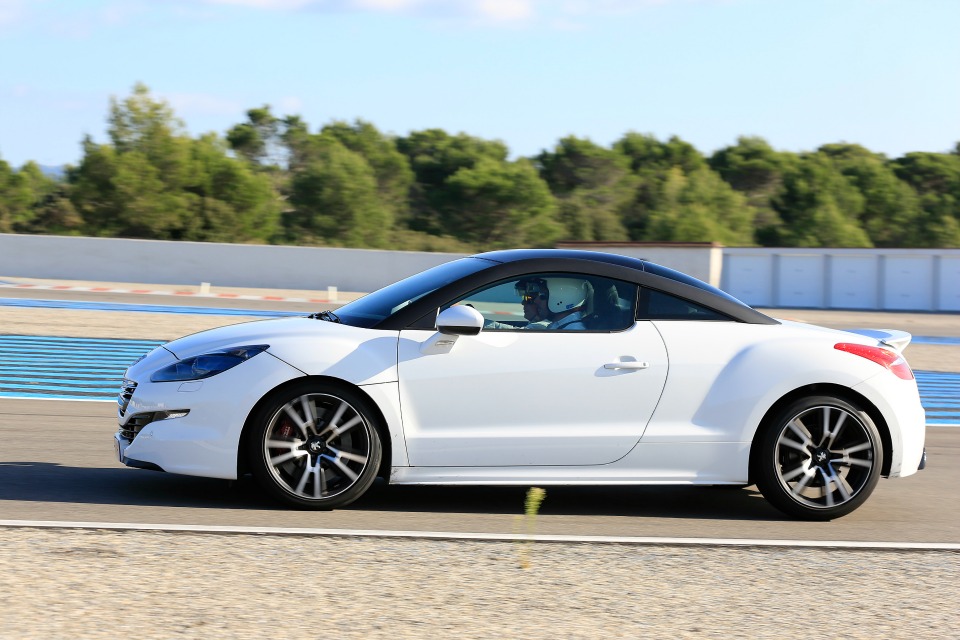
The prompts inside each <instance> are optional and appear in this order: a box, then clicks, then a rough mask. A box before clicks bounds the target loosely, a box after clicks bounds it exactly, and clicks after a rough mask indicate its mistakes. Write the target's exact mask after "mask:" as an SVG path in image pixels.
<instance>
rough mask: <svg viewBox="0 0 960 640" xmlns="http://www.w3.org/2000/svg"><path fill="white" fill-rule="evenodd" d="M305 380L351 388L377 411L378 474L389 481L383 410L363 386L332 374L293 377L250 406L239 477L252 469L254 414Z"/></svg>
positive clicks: (239, 457)
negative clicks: (275, 397) (249, 453)
mask: <svg viewBox="0 0 960 640" xmlns="http://www.w3.org/2000/svg"><path fill="white" fill-rule="evenodd" d="M305 382H319V383H323V384H329V385H332V386H335V387H341V388H343V389H349V390H350V391H352V392H354V393H358V394H360V395H361V396H363V397H364V398H365V399H366V401H367V402H368V403H369V405H370V408H371V409H372V410H373V411H374V412H375V413H376V415H375V416H374V417H375V418H376V420H375V422H376V423H375V424H374V425H373V427H374V428H375V429H376V430H377V434H378V435H379V436H380V446H381V447H382V448H383V456H381V459H380V468H379V469H377V475H378V476H380V477H382V478H384V479H385V480H387V481H388V482H389V480H390V465H391V461H392V460H393V442H392V441H391V438H390V433H389V429H388V427H387V420H386V418H385V417H384V415H383V411H382V410H381V409H380V406H379V405H378V404H377V403H376V402H375V401H374V400H373V398H371V397H370V395H369V394H368V393H367V392H365V391H364V390H363V387H360V386H357V385H355V384H352V383H350V382H347V381H346V380H343V379H341V378H333V377H331V376H301V377H298V378H293V379H291V380H287V381H286V382H283V383H281V384H279V385H277V386H276V387H274V388H273V389H271V390H270V391H268V392H267V393H265V394H263V396H262V397H261V398H260V399H259V400H257V402H256V404H254V405H253V407H251V408H250V412H249V413H248V414H247V418H246V420H244V422H243V430H242V431H241V432H240V443H239V445H238V447H237V477H238V478H239V477H241V476H242V475H244V474H245V473H248V472H249V471H250V461H249V460H247V451H248V449H249V447H248V440H249V439H250V434H251V433H252V432H253V426H252V422H253V416H255V415H256V414H257V412H258V411H259V410H260V407H262V406H263V405H264V404H265V403H266V402H267V401H268V400H269V399H270V398H271V397H272V396H273V395H274V394H276V393H279V392H281V391H283V390H285V389H287V388H288V387H293V386H296V385H300V384H304V383H305Z"/></svg>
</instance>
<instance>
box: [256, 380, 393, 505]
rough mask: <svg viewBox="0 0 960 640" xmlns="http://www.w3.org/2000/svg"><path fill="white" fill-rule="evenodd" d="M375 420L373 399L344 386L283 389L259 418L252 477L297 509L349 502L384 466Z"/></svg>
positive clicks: (367, 486)
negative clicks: (370, 404)
mask: <svg viewBox="0 0 960 640" xmlns="http://www.w3.org/2000/svg"><path fill="white" fill-rule="evenodd" d="M374 420H376V418H375V413H374V411H373V410H372V409H371V408H370V406H369V400H367V399H366V398H364V397H363V396H362V395H361V394H359V393H357V392H355V391H353V390H351V389H348V388H345V387H344V388H341V387H339V386H336V385H330V384H324V383H316V382H311V383H302V384H299V385H296V386H294V387H290V388H287V389H285V390H282V391H280V392H278V393H276V394H275V395H274V396H273V397H272V398H270V399H269V400H268V401H267V402H266V403H265V404H264V405H263V406H262V407H261V408H260V409H259V410H258V411H257V413H256V415H255V416H254V421H253V425H252V426H253V428H254V432H253V433H252V434H251V437H250V438H249V440H248V442H249V449H248V455H249V459H250V463H251V467H252V471H253V475H254V477H255V478H256V479H257V481H258V483H259V484H260V485H261V486H262V487H263V488H264V489H266V490H267V491H268V492H269V493H271V494H272V495H274V496H275V497H277V498H279V499H280V500H282V501H283V502H285V503H287V504H289V505H292V506H296V507H300V508H305V509H333V508H335V507H341V506H343V505H346V504H349V503H351V502H353V501H354V500H356V499H357V498H359V497H360V496H361V495H363V493H364V492H365V491H366V490H367V489H368V488H370V485H371V484H373V481H374V480H375V479H376V475H377V470H378V469H379V467H380V459H381V456H382V446H381V443H380V436H379V434H378V432H377V429H376V426H375V422H374Z"/></svg>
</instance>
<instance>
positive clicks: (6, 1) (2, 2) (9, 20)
mask: <svg viewBox="0 0 960 640" xmlns="http://www.w3.org/2000/svg"><path fill="white" fill-rule="evenodd" d="M26 7H27V3H26V2H24V1H23V0H0V27H3V26H5V25H8V24H14V23H15V22H18V21H19V20H20V19H21V18H23V17H24V16H25V15H26Z"/></svg>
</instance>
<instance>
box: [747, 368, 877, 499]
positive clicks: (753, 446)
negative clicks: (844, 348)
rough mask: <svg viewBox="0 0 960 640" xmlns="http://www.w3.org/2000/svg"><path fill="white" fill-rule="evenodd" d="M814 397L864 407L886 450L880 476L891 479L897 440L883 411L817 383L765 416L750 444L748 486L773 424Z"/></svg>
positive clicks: (784, 398)
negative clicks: (780, 415)
mask: <svg viewBox="0 0 960 640" xmlns="http://www.w3.org/2000/svg"><path fill="white" fill-rule="evenodd" d="M813 395H829V396H834V397H837V398H841V399H843V400H846V401H847V402H851V403H853V404H856V405H857V406H859V407H862V408H863V410H864V411H866V412H867V415H868V416H870V419H871V420H873V423H874V424H875V425H876V427H877V431H878V432H879V433H880V443H881V446H882V447H883V466H882V467H881V469H880V474H881V475H882V476H884V477H886V476H888V475H890V465H891V463H892V460H893V440H892V439H891V437H890V428H889V426H887V421H886V420H884V419H883V414H882V413H881V412H880V410H879V409H877V407H876V406H874V404H873V403H872V402H870V401H869V400H868V399H867V398H865V397H864V396H862V395H861V394H859V393H857V392H856V391H854V390H853V389H851V388H850V387H845V386H843V385H839V384H831V383H817V384H808V385H805V386H802V387H798V388H796V389H794V390H793V391H791V392H790V393H787V394H786V395H784V396H782V397H781V398H779V399H778V400H777V401H776V402H774V403H773V404H772V405H771V406H770V408H769V409H767V411H766V413H764V414H763V418H762V419H761V420H760V423H759V425H758V426H757V430H756V431H755V432H754V434H753V439H752V440H751V442H750V462H749V465H750V466H749V474H750V477H749V480H748V482H749V483H750V484H753V483H754V479H755V477H756V468H757V463H758V461H757V450H758V447H757V442H758V440H759V439H760V438H761V437H762V435H763V432H764V431H765V430H766V429H767V428H768V427H769V425H770V422H771V420H773V418H774V417H775V416H776V415H777V414H778V413H780V411H781V410H782V409H783V408H784V407H785V406H787V405H788V404H790V403H791V402H794V401H795V400H798V399H799V398H803V397H806V396H813Z"/></svg>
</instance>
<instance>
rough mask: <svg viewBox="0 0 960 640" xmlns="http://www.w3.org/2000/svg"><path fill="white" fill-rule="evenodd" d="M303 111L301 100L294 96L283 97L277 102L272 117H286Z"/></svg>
mask: <svg viewBox="0 0 960 640" xmlns="http://www.w3.org/2000/svg"><path fill="white" fill-rule="evenodd" d="M302 110H303V100H301V99H300V98H298V97H296V96H284V97H283V98H280V99H279V100H277V108H276V109H275V110H274V111H275V113H274V115H281V114H283V115H286V114H294V113H300V111H302Z"/></svg>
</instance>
